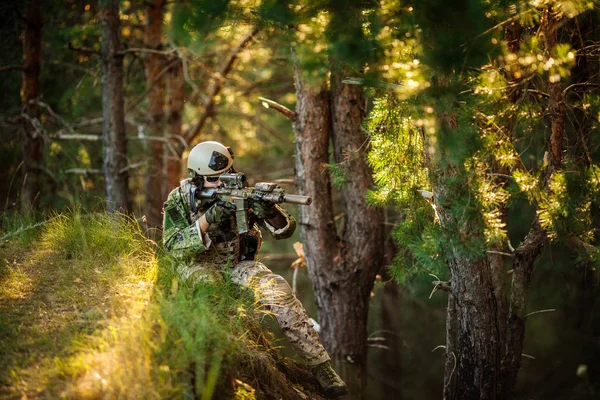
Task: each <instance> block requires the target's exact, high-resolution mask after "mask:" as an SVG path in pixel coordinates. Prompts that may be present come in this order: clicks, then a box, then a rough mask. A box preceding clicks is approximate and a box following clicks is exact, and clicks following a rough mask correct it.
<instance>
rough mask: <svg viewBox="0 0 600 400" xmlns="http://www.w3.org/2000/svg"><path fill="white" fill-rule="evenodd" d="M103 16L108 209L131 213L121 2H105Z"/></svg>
mask: <svg viewBox="0 0 600 400" xmlns="http://www.w3.org/2000/svg"><path fill="white" fill-rule="evenodd" d="M99 14H100V18H101V22H102V51H101V53H102V114H103V117H104V123H103V146H104V147H103V160H104V165H103V167H104V184H105V188H106V189H105V190H106V200H107V209H108V211H109V212H114V211H117V210H124V211H129V209H130V208H129V187H128V186H129V185H128V184H129V173H128V171H127V141H126V137H125V109H124V98H123V54H121V53H119V47H120V22H119V1H118V0H101V1H100V12H99Z"/></svg>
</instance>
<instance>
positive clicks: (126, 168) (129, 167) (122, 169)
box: [119, 161, 147, 174]
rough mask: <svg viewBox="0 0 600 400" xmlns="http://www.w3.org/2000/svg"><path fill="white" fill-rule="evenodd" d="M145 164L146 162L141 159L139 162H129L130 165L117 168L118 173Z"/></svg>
mask: <svg viewBox="0 0 600 400" xmlns="http://www.w3.org/2000/svg"><path fill="white" fill-rule="evenodd" d="M146 164H147V162H146V161H142V162H139V163H135V164H131V165H128V166H126V167H125V168H121V169H120V170H119V173H120V174H122V173H123V172H127V171H129V170H130V169H136V168H139V167H143V166H144V165H146Z"/></svg>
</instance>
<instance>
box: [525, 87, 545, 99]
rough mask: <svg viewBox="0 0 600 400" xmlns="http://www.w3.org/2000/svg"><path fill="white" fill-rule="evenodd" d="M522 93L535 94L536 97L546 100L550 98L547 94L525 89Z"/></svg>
mask: <svg viewBox="0 0 600 400" xmlns="http://www.w3.org/2000/svg"><path fill="white" fill-rule="evenodd" d="M524 91H525V92H527V93H531V94H537V95H538V96H541V97H544V98H546V99H548V98H550V95H549V94H548V93H545V92H542V91H541V90H535V89H525V90H524Z"/></svg>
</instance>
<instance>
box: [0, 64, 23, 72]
mask: <svg viewBox="0 0 600 400" xmlns="http://www.w3.org/2000/svg"><path fill="white" fill-rule="evenodd" d="M24 68H25V67H23V66H22V65H16V64H15V65H5V66H3V67H0V72H5V71H14V70H20V71H22V70H23V69H24Z"/></svg>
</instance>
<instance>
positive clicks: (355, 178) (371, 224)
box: [321, 69, 384, 379]
mask: <svg viewBox="0 0 600 400" xmlns="http://www.w3.org/2000/svg"><path fill="white" fill-rule="evenodd" d="M344 73H345V71H343V70H341V69H339V70H335V71H334V72H332V77H331V87H332V95H331V121H332V128H333V129H332V139H333V149H334V159H335V162H336V163H337V164H338V166H341V168H342V169H343V171H344V174H345V179H344V184H343V186H342V188H341V199H342V211H343V221H342V222H343V223H342V226H341V239H342V240H341V241H340V242H339V243H338V247H339V249H340V253H339V256H338V257H340V259H339V260H338V261H337V262H336V264H337V265H336V270H337V273H338V274H339V275H340V278H341V279H339V278H338V279H336V280H333V282H336V281H337V282H336V285H335V286H334V288H333V289H334V290H332V292H331V296H328V292H327V291H325V292H324V293H323V296H322V300H323V303H324V304H323V307H324V309H326V310H327V311H328V312H327V313H324V317H325V318H322V321H321V322H322V324H323V326H324V327H329V329H327V328H325V329H324V335H323V340H324V342H325V343H328V344H331V347H328V349H329V350H330V352H331V355H332V357H334V358H335V359H337V360H340V361H342V360H344V361H348V360H352V362H353V364H350V365H353V366H355V367H356V372H357V375H358V376H359V377H360V378H361V379H364V378H366V374H365V368H366V359H365V357H366V343H367V330H366V326H367V317H368V310H369V300H370V294H371V290H372V289H373V282H374V281H375V275H376V274H377V273H378V272H379V268H380V266H381V263H382V260H383V251H382V248H383V243H384V239H383V210H382V209H380V208H375V207H369V206H368V204H367V200H366V194H367V191H368V190H369V189H371V188H372V187H373V176H372V171H371V169H370V168H369V166H368V164H367V161H366V152H367V150H368V149H369V144H368V138H367V137H366V136H365V135H364V134H363V132H362V124H363V120H364V118H365V116H366V110H365V99H364V95H363V90H362V88H361V87H360V86H356V85H345V84H343V83H342V82H341V81H342V79H343V77H344V76H346V75H345V74H344ZM353 327H354V328H353ZM356 327H360V328H359V329H357V328H356ZM345 364H346V365H347V366H350V365H349V364H348V363H345Z"/></svg>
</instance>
